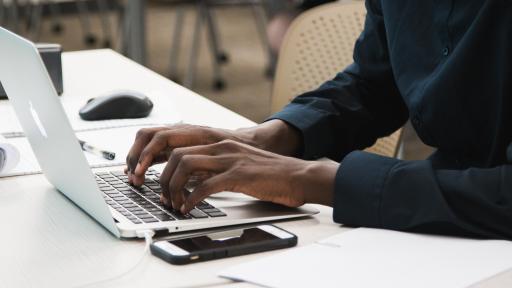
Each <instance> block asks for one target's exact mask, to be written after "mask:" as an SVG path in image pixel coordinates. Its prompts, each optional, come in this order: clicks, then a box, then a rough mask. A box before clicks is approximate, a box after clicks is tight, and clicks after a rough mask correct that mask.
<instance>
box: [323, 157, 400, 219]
mask: <svg viewBox="0 0 512 288" xmlns="http://www.w3.org/2000/svg"><path fill="white" fill-rule="evenodd" d="M399 162H400V160H398V159H395V158H388V157H383V156H379V155H376V154H372V153H368V152H363V151H355V152H352V153H350V154H348V155H347V156H346V157H345V158H344V159H343V161H342V162H341V165H340V168H339V169H338V172H337V174H336V180H335V191H334V203H333V208H334V213H333V219H334V221H335V222H337V223H341V224H345V225H350V226H364V227H373V228H379V227H382V223H381V220H382V218H381V203H382V197H383V193H384V186H385V182H386V179H387V177H388V174H389V172H390V170H391V169H392V168H393V166H395V165H396V164H397V163H399Z"/></svg>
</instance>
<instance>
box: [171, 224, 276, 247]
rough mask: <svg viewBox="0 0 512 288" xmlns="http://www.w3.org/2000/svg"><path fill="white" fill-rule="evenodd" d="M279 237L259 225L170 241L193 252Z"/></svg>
mask: <svg viewBox="0 0 512 288" xmlns="http://www.w3.org/2000/svg"><path fill="white" fill-rule="evenodd" d="M274 239H279V238H278V237H277V236H275V235H272V234H270V233H268V232H266V231H263V230H261V229H259V228H257V227H255V228H248V229H240V230H232V231H226V232H218V233H212V234H208V235H203V236H198V237H192V238H187V239H180V240H171V241H168V242H169V243H171V244H174V245H176V246H178V247H180V248H181V249H183V250H185V251H187V252H190V253H193V252H197V251H201V250H208V249H216V248H227V247H232V246H238V245H244V244H249V243H257V242H261V241H267V240H274Z"/></svg>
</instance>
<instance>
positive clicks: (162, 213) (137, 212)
mask: <svg viewBox="0 0 512 288" xmlns="http://www.w3.org/2000/svg"><path fill="white" fill-rule="evenodd" d="M95 178H96V183H98V187H99V188H100V190H101V191H102V192H103V197H104V198H105V202H107V204H108V205H110V207H112V208H114V209H115V210H116V211H117V212H119V213H121V214H122V215H123V216H125V217H126V218H128V219H129V220H130V221H132V222H133V223H134V224H142V223H155V222H165V221H175V220H190V219H204V218H215V217H224V216H226V214H225V213H224V212H222V211H221V210H219V209H217V208H215V207H213V206H212V205H210V204H209V203H208V202H206V201H202V202H200V203H199V205H197V206H196V207H195V208H194V209H193V210H191V211H190V212H189V213H188V214H185V215H184V214H182V213H181V212H179V211H177V210H173V209H170V208H168V207H165V206H164V205H163V204H162V203H160V193H161V192H162V189H161V188H160V183H159V179H160V174H159V173H158V172H156V171H154V170H149V171H148V172H147V174H146V180H145V181H144V185H142V186H141V187H134V186H131V185H130V184H128V176H127V175H126V174H124V172H122V171H113V172H100V173H96V177H95Z"/></svg>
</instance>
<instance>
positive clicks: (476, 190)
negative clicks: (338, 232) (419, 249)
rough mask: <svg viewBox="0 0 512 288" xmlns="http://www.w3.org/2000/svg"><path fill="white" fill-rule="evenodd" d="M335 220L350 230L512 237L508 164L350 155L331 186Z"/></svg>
mask: <svg viewBox="0 0 512 288" xmlns="http://www.w3.org/2000/svg"><path fill="white" fill-rule="evenodd" d="M335 191H336V192H335V196H334V198H335V199H334V215H333V217H334V220H335V221H336V222H338V223H343V224H346V225H353V226H365V227H375V228H385V229H393V230H401V231H410V232H422V233H435V234H446V235H458V236H469V237H484V238H494V239H512V225H511V223H512V193H511V192H510V191H512V165H510V164H505V165H501V166H496V167H491V168H467V169H463V170H455V169H439V168H436V167H435V164H433V162H432V161H430V160H421V161H402V160H398V159H392V158H386V157H381V156H378V155H375V154H370V153H366V152H359V151H356V152H352V153H350V154H349V155H347V157H345V159H344V160H343V163H342V164H341V166H340V168H339V170H338V173H337V176H336V184H335Z"/></svg>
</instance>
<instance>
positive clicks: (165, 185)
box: [160, 146, 211, 203]
mask: <svg viewBox="0 0 512 288" xmlns="http://www.w3.org/2000/svg"><path fill="white" fill-rule="evenodd" d="M194 154H196V155H197V154H198V155H210V154H211V151H210V149H209V148H208V146H191V147H181V148H176V149H174V150H172V152H171V155H170V156H169V160H168V161H167V165H166V166H165V168H164V170H163V171H162V174H161V175H160V186H161V188H162V196H163V197H164V198H166V199H167V200H168V199H171V198H170V194H169V182H170V181H171V177H172V175H173V174H174V171H175V170H176V167H177V166H178V164H179V162H180V161H181V158H182V157H183V156H185V155H194ZM163 202H164V203H165V201H163Z"/></svg>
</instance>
